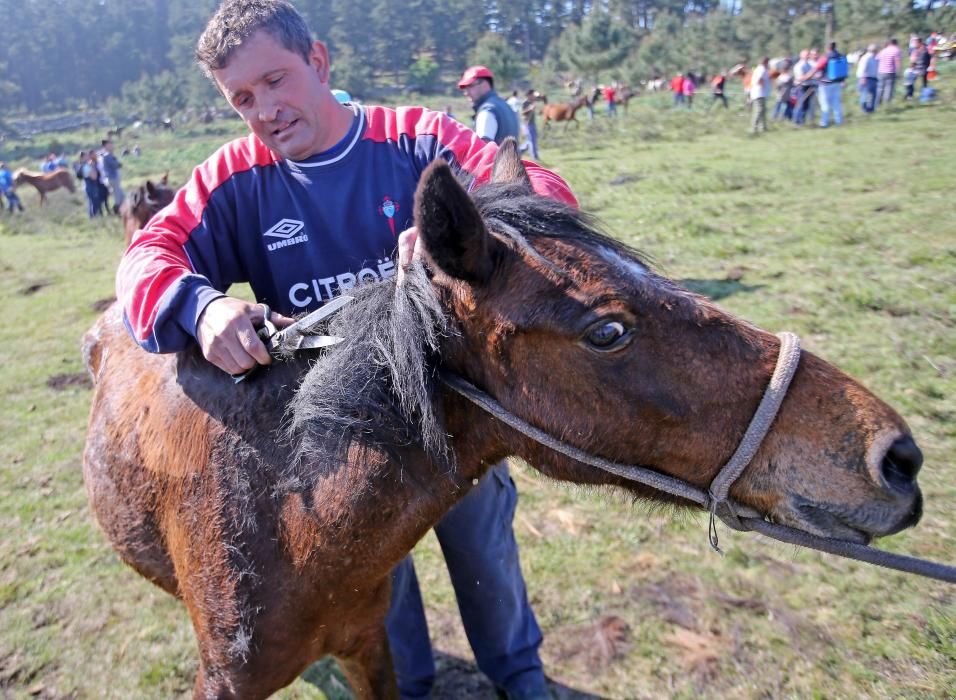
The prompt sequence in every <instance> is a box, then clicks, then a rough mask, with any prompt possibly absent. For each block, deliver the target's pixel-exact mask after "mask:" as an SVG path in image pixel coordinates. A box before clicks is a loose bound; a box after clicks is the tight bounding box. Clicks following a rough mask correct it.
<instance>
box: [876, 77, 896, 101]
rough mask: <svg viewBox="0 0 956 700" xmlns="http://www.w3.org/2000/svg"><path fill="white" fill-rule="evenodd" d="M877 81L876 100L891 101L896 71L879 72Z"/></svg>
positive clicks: (894, 88)
mask: <svg viewBox="0 0 956 700" xmlns="http://www.w3.org/2000/svg"><path fill="white" fill-rule="evenodd" d="M877 83H878V84H877V89H876V92H877V102H878V103H879V104H883V103H884V102H892V101H893V92H894V91H895V90H896V73H880V74H879V76H877Z"/></svg>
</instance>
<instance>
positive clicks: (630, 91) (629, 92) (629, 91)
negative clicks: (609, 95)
mask: <svg viewBox="0 0 956 700" xmlns="http://www.w3.org/2000/svg"><path fill="white" fill-rule="evenodd" d="M639 94H640V90H638V89H637V88H629V87H626V86H625V87H623V88H621V90H620V91H619V92H618V93H617V95H616V96H615V98H614V101H615V102H616V103H617V104H619V105H621V106H622V107H623V108H624V114H627V105H628V103H629V102H630V101H631V100H632V99H633V98H635V97H637V96H638V95H639Z"/></svg>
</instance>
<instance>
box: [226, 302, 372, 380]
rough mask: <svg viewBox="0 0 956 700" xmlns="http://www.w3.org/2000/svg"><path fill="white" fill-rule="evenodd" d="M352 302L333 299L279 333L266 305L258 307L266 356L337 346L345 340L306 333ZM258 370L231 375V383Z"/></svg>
mask: <svg viewBox="0 0 956 700" xmlns="http://www.w3.org/2000/svg"><path fill="white" fill-rule="evenodd" d="M354 300H355V297H351V296H348V295H344V294H343V295H342V296H338V297H335V299H332V300H331V301H330V302H328V303H327V304H325V305H324V306H322V307H321V308H319V309H316V310H315V311H313V312H311V313H308V314H306V315H305V316H303V317H302V318H300V319H298V320H297V321H296V322H295V323H293V324H291V325H289V326H286V327H285V328H282V329H278V328H276V326H275V324H274V323H272V321H270V320H269V315H270V314H271V313H272V312H271V310H270V309H269V307H268V305H266V304H262V305H261V306H262V308H263V311H264V314H263V322H262V327H261V328H259V329H258V330H257V331H256V334H257V335H258V336H259V338H260V339H261V340H262V342H263V343H264V344H265V346H266V349H267V350H268V351H269V354H270V355H273V356H275V355H276V354H277V353H278V352H279V349H280V348H282V349H283V350H284V351H286V352H287V351H289V350H292V351H298V350H313V349H317V348H327V347H331V346H332V345H337V344H339V343H341V342H342V341H343V340H345V338H342V337H339V336H337V335H323V334H321V333H310V332H308V330H309V329H310V328H312V327H313V326H315V325H316V324H317V323H319V322H320V321H323V320H325V319H327V318H328V317H330V316H332V315H333V314H335V313H336V312H338V311H340V310H341V309H343V308H344V307H345V306H347V305H348V304H350V303H351V302H352V301H354ZM258 366H259V365H256V366H255V367H253V368H252V369H249V370H246V371H245V372H243V373H242V374H235V375H233V377H232V378H233V381H235V382H236V383H237V384H238V383H239V382H241V381H242V380H243V379H245V378H246V377H248V376H249V375H250V374H252V373H253V372H254V371H255V370H256V367H258Z"/></svg>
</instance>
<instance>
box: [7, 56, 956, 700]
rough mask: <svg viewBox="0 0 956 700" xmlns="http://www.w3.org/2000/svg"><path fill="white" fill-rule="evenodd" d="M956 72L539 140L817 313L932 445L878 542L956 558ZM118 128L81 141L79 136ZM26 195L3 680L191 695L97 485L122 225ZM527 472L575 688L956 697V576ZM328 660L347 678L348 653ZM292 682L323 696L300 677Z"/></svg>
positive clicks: (626, 221)
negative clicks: (92, 400)
mask: <svg viewBox="0 0 956 700" xmlns="http://www.w3.org/2000/svg"><path fill="white" fill-rule="evenodd" d="M947 80H948V82H949V84H948V85H947V84H946V81H947ZM941 82H943V85H942V86H941V90H942V94H943V99H942V100H941V101H939V102H937V103H936V104H932V105H916V104H909V105H903V104H901V103H896V104H894V105H893V107H891V108H889V109H886V110H884V111H882V112H880V113H878V114H876V115H873V116H870V117H864V116H862V115H860V114H859V110H858V109H857V108H856V106H855V104H847V105H846V111H847V113H848V120H847V122H848V123H847V124H846V125H845V126H843V127H841V128H831V129H829V130H826V131H824V130H820V129H815V128H813V129H803V130H800V129H797V128H794V127H792V126H790V125H779V126H778V125H771V132H770V133H769V134H767V135H764V136H761V137H758V138H753V137H750V136H749V135H747V133H746V132H747V123H748V120H747V117H746V115H745V114H744V113H743V111H742V106H741V105H740V104H739V102H738V104H737V106H736V107H735V108H732V109H731V110H730V111H728V112H724V111H722V110H721V111H715V112H714V113H711V114H707V113H705V112H704V111H703V110H702V109H698V110H696V111H694V112H691V113H687V112H675V111H673V110H671V109H670V108H669V107H668V106H667V103H666V98H664V97H663V96H662V97H654V96H648V97H645V98H641V101H636V102H637V103H636V106H635V103H632V108H631V112H630V114H629V115H627V116H626V117H622V118H620V119H618V120H616V121H611V120H608V119H606V118H603V116H604V115H603V114H602V113H599V115H598V116H599V118H598V119H597V120H595V121H594V122H590V123H589V122H584V123H582V124H581V125H580V128H577V129H575V128H574V127H573V126H572V127H571V129H570V130H569V131H567V132H565V131H564V129H563V128H562V127H559V128H558V129H555V130H553V131H552V132H551V133H549V134H547V135H545V136H544V138H543V140H542V144H541V150H542V156H543V161H544V164H545V165H547V166H549V167H551V168H553V169H555V170H556V171H558V172H559V173H560V174H561V175H563V176H564V177H565V178H566V179H567V180H568V181H569V182H570V184H571V185H572V187H573V189H574V190H575V192H576V193H577V194H578V195H579V197H580V199H581V202H582V205H583V207H584V208H585V209H587V210H589V211H592V212H595V213H596V214H598V215H599V216H600V217H601V218H602V220H603V221H604V222H605V224H606V225H607V228H608V229H609V230H610V231H611V232H613V233H614V234H615V235H617V236H619V237H620V238H622V239H623V240H625V241H627V242H628V243H630V244H632V245H635V246H636V247H638V248H640V249H642V250H644V251H646V252H647V253H649V254H650V256H651V257H652V258H653V259H654V260H656V263H657V265H658V266H659V267H660V268H661V270H662V271H663V272H664V273H665V274H667V275H669V276H671V277H673V278H675V279H678V280H681V281H682V282H683V283H684V284H685V285H686V286H688V287H690V288H692V289H694V290H697V291H700V292H702V293H704V294H707V295H710V296H711V297H713V298H716V299H719V301H720V303H721V304H722V305H724V306H725V307H726V308H728V309H730V310H732V311H733V312H735V313H737V314H739V315H741V316H743V317H745V318H747V319H749V320H751V321H753V322H755V323H757V324H759V325H761V326H763V327H765V328H767V329H769V330H784V329H786V330H792V331H795V332H796V333H798V334H799V335H801V336H802V338H803V343H804V346H805V347H806V348H807V349H809V350H812V351H813V352H815V353H818V354H820V355H822V356H823V357H824V358H826V359H828V360H830V361H832V362H834V363H835V364H837V365H839V366H841V367H842V368H843V369H845V370H846V371H848V372H849V373H851V374H853V375H854V376H856V377H857V378H859V379H860V380H861V381H863V383H865V384H866V385H867V386H868V387H870V388H871V389H872V390H874V391H875V392H876V393H877V394H879V395H881V396H882V397H883V398H884V399H886V400H887V401H888V402H889V403H891V404H892V405H894V406H895V407H896V408H897V409H898V410H899V411H900V412H901V413H902V414H903V415H904V416H905V417H906V419H907V421H908V422H909V424H910V426H911V427H912V429H913V432H914V434H915V436H916V438H917V441H918V442H919V444H920V445H921V447H922V449H923V451H924V453H925V457H926V461H925V466H924V468H923V471H922V473H921V478H920V482H921V484H922V487H923V491H924V494H925V497H926V509H925V515H924V517H923V520H922V522H921V523H920V525H919V526H918V527H917V528H915V529H913V530H910V531H907V532H906V533H903V534H900V535H897V536H894V537H892V538H889V539H887V540H884V541H882V542H881V543H880V545H881V546H882V547H884V548H887V549H891V550H894V551H902V552H907V553H910V554H913V555H917V556H924V557H930V558H934V559H937V560H942V561H949V562H950V563H952V561H953V559H954V558H956V557H954V553H956V460H954V458H953V455H954V453H956V427H954V424H956V332H954V324H956V220H954V219H956V217H954V211H956V210H954V206H953V194H952V189H953V188H952V183H953V174H952V171H953V165H954V164H956V138H954V136H953V133H952V123H953V120H954V117H956V100H954V99H953V97H952V93H953V91H954V86H956V73H952V72H950V73H949V74H948V75H947V76H946V77H945V78H944V80H943V81H941ZM846 102H848V103H852V102H853V98H852V96H847V99H846ZM455 105H456V107H459V109H458V112H459V113H461V114H465V113H467V111H466V109H465V108H464V105H463V104H461V102H460V100H459V101H457V102H456V103H455ZM240 133H242V125H241V124H239V123H232V122H231V123H229V124H226V125H217V126H216V127H215V129H208V128H207V129H198V128H197V129H195V130H188V129H180V130H179V131H177V133H175V134H168V133H167V134H160V133H142V134H139V135H138V136H135V137H134V136H132V135H126V136H124V138H123V139H122V140H121V142H120V144H119V145H120V147H122V146H123V145H129V144H128V143H127V142H129V143H131V142H132V141H133V140H134V139H135V140H136V141H138V142H139V143H140V144H141V145H142V146H143V149H144V151H143V155H142V156H141V157H140V158H127V159H126V167H125V173H126V174H125V178H126V183H127V186H128V187H129V186H132V185H135V184H138V183H139V182H141V181H142V179H144V178H145V177H146V176H160V175H161V174H162V173H163V172H164V171H165V170H167V169H168V170H170V172H171V180H172V181H173V182H175V183H177V184H178V183H181V182H182V181H183V180H184V179H185V177H186V176H187V174H188V172H189V170H190V169H191V167H192V166H193V165H194V164H195V163H197V162H198V161H199V160H201V159H202V158H204V157H205V156H206V155H208V154H209V153H211V152H212V150H213V149H214V148H215V147H216V146H217V145H219V144H220V143H221V142H223V141H224V140H225V139H226V138H228V136H229V135H231V134H240ZM97 137H98V135H97V134H92V133H91V134H77V135H70V136H69V137H64V138H61V139H60V140H61V142H63V143H65V144H68V145H69V147H70V148H71V149H72V148H73V147H75V148H76V149H78V148H82V147H84V146H85V145H87V144H89V143H92V142H94V140H95V139H96V138H97ZM2 155H3V153H2V150H0V156H2ZM21 164H25V165H29V164H28V163H15V164H14V165H21ZM21 197H22V199H23V201H24V203H25V205H26V206H27V207H28V211H27V212H26V214H24V215H22V216H15V217H10V216H9V215H6V214H3V215H2V216H0V270H2V274H0V294H2V296H3V298H4V299H6V300H7V301H6V304H7V305H6V307H5V313H4V314H3V317H2V322H0V361H2V365H3V372H2V374H0V395H2V405H0V430H2V433H3V440H2V443H0V533H2V536H0V697H4V698H7V697H9V698H27V697H46V698H54V697H57V698H60V697H78V698H168V697H182V696H187V695H188V694H189V693H190V692H191V685H192V679H193V673H194V670H195V667H196V656H195V651H194V643H193V637H192V630H191V628H190V626H189V622H188V619H187V617H186V614H185V610H184V608H183V607H182V606H181V605H179V603H178V602H177V601H175V600H174V599H172V598H171V597H169V596H167V595H166V594H164V593H162V592H160V591H159V590H158V589H156V588H154V587H153V586H152V585H151V584H149V583H147V582H146V581H145V580H144V579H141V578H140V577H139V576H137V575H136V574H135V573H133V572H132V571H131V570H130V569H128V568H126V567H125V566H124V565H122V564H120V563H119V561H118V559H117V557H116V556H115V555H114V554H113V552H112V550H111V549H110V547H109V545H108V544H107V543H106V541H105V538H104V537H103V536H102V534H101V533H100V532H99V530H98V528H97V526H96V524H95V523H94V522H93V519H92V516H91V513H90V511H89V509H88V507H87V504H86V496H85V493H84V489H83V483H82V478H81V454H82V449H83V441H84V434H85V426H86V414H87V410H88V405H89V397H90V391H89V389H88V386H87V385H86V384H84V380H83V377H84V376H85V375H84V374H83V367H82V363H81V359H80V354H79V339H80V337H81V335H82V333H83V332H84V331H85V329H86V328H87V327H88V326H89V325H90V324H91V323H92V322H93V320H94V318H95V317H96V316H97V313H98V312H97V308H98V304H100V303H102V300H104V299H108V298H109V297H111V295H112V293H113V273H114V270H115V267H116V264H117V262H118V260H119V257H120V255H121V254H122V232H121V230H120V225H119V222H118V221H117V220H116V219H115V218H111V219H107V220H97V221H93V222H91V221H89V220H87V218H86V216H85V210H84V204H83V201H82V199H83V198H82V193H81V192H77V193H76V194H75V195H69V194H67V193H65V192H62V191H61V192H56V193H53V194H52V195H51V203H50V205H49V206H48V207H46V208H45V209H44V210H43V211H40V210H39V209H38V208H37V207H36V196H35V193H34V192H32V191H28V190H27V189H26V188H23V189H22V190H21ZM514 474H515V480H516V482H517V483H518V487H519V491H520V492H521V496H522V501H521V505H520V506H519V510H518V516H517V519H516V522H515V529H516V532H517V535H518V538H519V540H520V543H521V547H522V557H523V565H524V571H525V574H526V577H527V581H528V586H529V594H530V596H531V598H532V603H533V605H534V608H535V610H536V612H537V614H538V618H539V621H540V623H541V626H542V628H543V629H544V633H545V644H544V647H543V649H542V653H543V656H544V659H545V663H546V666H547V671H548V673H549V675H550V676H551V677H552V678H554V679H555V680H556V681H558V682H559V683H560V684H561V685H562V686H563V687H564V690H561V691H560V692H559V695H561V697H582V694H583V693H592V694H594V695H598V696H601V697H609V698H662V697H674V698H691V697H694V698H696V697H707V698H810V697H813V698H862V697H866V698H891V697H892V698H900V697H903V698H928V697H929V698H952V697H956V619H954V618H956V602H954V597H956V588H954V587H952V586H947V585H945V584H941V583H936V582H930V581H926V580H922V579H917V578H914V577H910V576H906V575H903V574H899V573H892V572H886V571H882V570H878V569H875V568H872V567H869V566H867V565H864V564H858V563H854V562H849V561H845V560H840V559H835V558H831V557H828V556H826V555H818V554H816V553H811V552H804V551H797V550H795V549H794V548H792V547H788V546H784V545H780V544H775V543H773V542H770V541H765V540H762V539H760V538H759V536H756V535H740V534H736V533H731V532H724V533H723V538H722V543H723V542H726V543H727V544H728V545H729V547H728V550H729V551H728V553H727V555H726V556H725V557H723V558H720V557H718V556H717V555H716V554H714V553H712V552H711V551H710V549H709V546H708V544H707V537H706V519H705V518H704V517H703V516H700V515H693V514H688V515H683V516H678V517H676V518H675V517H673V516H672V515H670V514H664V513H661V512H658V511H655V510H653V509H648V508H646V507H645V506H643V505H641V504H636V505H634V504H631V503H630V502H629V501H628V500H627V499H625V498H621V497H617V496H614V495H608V494H602V493H593V492H587V491H585V490H581V489H577V488H573V487H571V486H567V485H561V484H556V483H553V482H549V481H547V480H546V479H544V478H543V477H541V476H539V475H538V474H537V472H535V471H534V470H532V469H530V468H528V467H526V466H523V465H516V467H515V469H514ZM416 554H417V556H418V570H419V576H420V577H421V579H422V584H423V588H424V589H425V595H426V598H427V603H428V608H429V621H430V625H431V629H432V635H433V638H434V639H435V643H436V648H437V649H438V650H440V651H442V652H444V653H445V654H448V655H450V656H451V657H460V658H463V659H465V660H466V661H469V662H470V658H471V656H470V652H469V650H468V647H467V643H466V641H465V638H464V634H463V632H462V631H461V629H460V623H459V622H458V620H457V613H456V609H455V604H454V597H453V593H452V591H451V587H450V584H449V583H448V580H447V574H446V572H445V570H444V566H443V563H442V561H441V557H440V554H439V552H438V547H437V544H436V542H435V540H434V538H433V536H431V535H429V536H428V537H426V538H425V540H423V542H422V543H421V544H420V545H419V547H418V549H417V550H416ZM443 667H447V668H449V669H450V670H449V671H448V672H447V673H446V674H445V675H444V676H443V677H442V678H441V679H440V682H439V692H437V693H436V695H437V696H438V697H446V698H453V697H464V696H468V697H489V695H488V692H489V691H488V688H489V687H490V686H489V685H488V684H487V683H484V682H483V680H482V679H481V678H479V677H478V676H477V675H475V673H474V671H473V669H472V668H471V667H470V666H469V665H468V664H461V663H456V662H447V663H445V664H443ZM452 676H454V678H455V680H452ZM309 677H310V679H315V678H319V677H322V678H325V680H324V685H325V687H326V689H328V690H329V695H331V696H343V695H344V693H343V691H342V690H341V688H340V687H339V686H337V685H336V682H335V680H334V679H333V680H329V679H328V678H327V677H326V675H325V673H324V671H321V672H320V671H316V672H314V673H311V674H310V676H309ZM442 688H444V690H442ZM466 688H474V689H475V690H473V691H467V692H466V690H465V689H466ZM482 689H484V690H482ZM568 689H573V690H574V691H578V692H576V693H575V692H572V691H571V690H568ZM280 697H283V698H319V697H324V693H323V692H322V691H321V690H319V688H318V687H317V686H316V685H313V683H312V682H309V681H306V680H299V681H297V682H296V683H295V684H293V686H291V687H290V688H289V689H287V690H285V691H283V692H282V693H281V694H280ZM584 697H586V695H585V696H584Z"/></svg>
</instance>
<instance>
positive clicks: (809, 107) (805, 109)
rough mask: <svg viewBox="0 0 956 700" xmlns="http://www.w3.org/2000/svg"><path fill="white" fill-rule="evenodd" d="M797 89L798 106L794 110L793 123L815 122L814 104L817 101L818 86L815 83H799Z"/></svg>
mask: <svg viewBox="0 0 956 700" xmlns="http://www.w3.org/2000/svg"><path fill="white" fill-rule="evenodd" d="M794 90H795V91H796V102H797V105H796V108H795V109H794V111H793V123H794V124H803V123H804V122H807V121H809V122H811V123H812V122H813V105H814V104H815V103H816V96H817V88H816V86H815V85H798V86H797V87H795V88H794Z"/></svg>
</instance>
